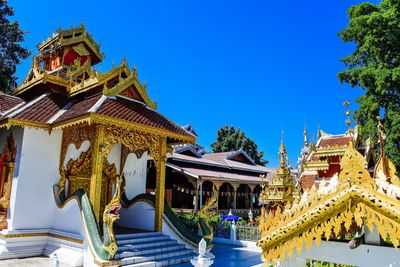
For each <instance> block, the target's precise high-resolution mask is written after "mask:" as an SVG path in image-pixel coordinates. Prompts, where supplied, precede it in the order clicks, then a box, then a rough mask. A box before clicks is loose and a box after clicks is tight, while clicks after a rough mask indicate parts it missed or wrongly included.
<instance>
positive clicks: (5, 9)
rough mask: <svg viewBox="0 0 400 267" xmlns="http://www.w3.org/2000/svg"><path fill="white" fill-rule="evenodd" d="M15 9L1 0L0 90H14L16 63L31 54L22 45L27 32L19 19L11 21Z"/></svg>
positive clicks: (4, 0)
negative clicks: (20, 24)
mask: <svg viewBox="0 0 400 267" xmlns="http://www.w3.org/2000/svg"><path fill="white" fill-rule="evenodd" d="M12 16H14V10H13V9H12V7H10V6H9V5H8V3H7V0H0V90H2V91H4V92H7V93H9V92H12V91H13V90H14V88H15V87H16V80H17V77H15V70H16V65H17V64H19V63H21V61H22V60H23V59H25V58H27V57H28V56H29V51H28V49H27V48H25V47H22V46H21V42H23V41H24V35H25V33H24V32H23V31H22V30H21V29H20V28H19V24H18V22H17V21H14V22H10V21H9V17H12Z"/></svg>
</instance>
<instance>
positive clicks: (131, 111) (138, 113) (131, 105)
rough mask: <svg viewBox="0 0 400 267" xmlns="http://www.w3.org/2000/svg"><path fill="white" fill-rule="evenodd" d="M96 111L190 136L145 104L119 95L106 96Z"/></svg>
mask: <svg viewBox="0 0 400 267" xmlns="http://www.w3.org/2000/svg"><path fill="white" fill-rule="evenodd" d="M96 113H97V114H101V115H105V116H109V117H112V118H117V119H121V120H125V121H128V122H134V123H139V124H142V125H145V126H149V127H154V128H158V129H162V130H166V131H169V132H174V133H177V134H182V135H188V136H191V134H190V133H189V132H187V131H186V130H184V129H183V128H182V127H180V126H179V125H177V124H175V123H173V122H172V121H170V120H168V119H167V118H165V117H164V116H162V115H161V114H159V113H157V112H156V111H154V110H152V109H150V108H148V107H147V106H146V105H145V104H143V103H141V102H137V101H134V100H128V99H125V98H121V97H116V98H108V99H107V100H106V101H104V103H103V104H102V105H101V106H100V107H99V108H98V109H97V112H96Z"/></svg>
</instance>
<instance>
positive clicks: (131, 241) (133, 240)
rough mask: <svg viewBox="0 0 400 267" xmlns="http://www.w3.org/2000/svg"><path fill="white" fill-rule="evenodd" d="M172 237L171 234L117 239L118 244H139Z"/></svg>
mask: <svg viewBox="0 0 400 267" xmlns="http://www.w3.org/2000/svg"><path fill="white" fill-rule="evenodd" d="M168 239H170V238H169V236H166V235H159V236H152V237H138V238H130V239H117V244H118V245H125V244H139V243H144V242H146V243H150V242H157V241H163V240H168Z"/></svg>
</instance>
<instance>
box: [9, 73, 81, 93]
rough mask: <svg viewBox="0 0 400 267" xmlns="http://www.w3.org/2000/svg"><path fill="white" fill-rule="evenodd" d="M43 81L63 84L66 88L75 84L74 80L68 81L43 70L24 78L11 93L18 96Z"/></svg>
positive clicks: (43, 82)
mask: <svg viewBox="0 0 400 267" xmlns="http://www.w3.org/2000/svg"><path fill="white" fill-rule="evenodd" d="M45 83H52V84H55V85H59V86H63V87H65V88H67V90H68V88H69V87H70V86H71V84H72V85H75V84H76V83H75V82H72V81H71V82H70V81H68V80H65V79H63V78H61V77H58V76H54V75H51V74H47V73H45V72H43V73H38V74H37V75H35V76H34V77H32V79H26V80H25V81H24V82H23V83H22V84H21V86H20V87H18V89H17V90H16V91H15V92H14V93H13V95H16V96H18V95H20V94H22V93H24V92H25V91H27V90H29V89H30V88H32V87H34V86H36V85H38V84H45Z"/></svg>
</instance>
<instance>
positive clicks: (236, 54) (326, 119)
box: [10, 0, 362, 167]
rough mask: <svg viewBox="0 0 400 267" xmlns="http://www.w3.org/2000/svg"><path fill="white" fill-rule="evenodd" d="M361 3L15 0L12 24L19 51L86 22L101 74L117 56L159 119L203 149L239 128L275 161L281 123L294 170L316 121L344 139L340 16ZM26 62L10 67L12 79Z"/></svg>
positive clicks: (344, 47) (343, 19)
mask: <svg viewBox="0 0 400 267" xmlns="http://www.w3.org/2000/svg"><path fill="white" fill-rule="evenodd" d="M359 2H360V1H353V0H352V1H350V0H348V1H333V0H331V1H316V0H313V1H261V0H260V1H229V0H224V1H209V0H207V1H187V0H182V1H146V0H143V1H89V0H88V1H50V0H47V1H39V0H38V1H22V0H20V1H16V0H11V1H10V4H11V5H12V6H13V7H14V9H15V19H17V20H19V22H20V24H21V27H22V29H24V30H25V31H27V32H28V34H27V35H26V46H28V47H29V48H30V49H31V50H32V51H35V45H36V44H37V43H38V42H41V41H42V40H43V39H45V38H47V37H48V36H49V35H50V34H51V33H53V32H54V30H55V29H56V28H58V27H63V28H66V27H70V26H71V25H78V24H80V23H81V22H85V24H86V27H87V29H88V30H89V31H90V32H92V34H93V36H94V38H95V39H96V40H97V41H98V42H100V43H101V48H102V50H103V52H104V53H105V55H106V57H105V60H104V62H103V64H102V70H103V71H106V70H109V69H110V67H111V64H112V62H113V61H115V63H116V64H118V63H119V62H120V61H121V60H122V58H123V57H124V55H126V56H127V59H128V63H129V64H130V66H133V65H136V66H137V69H138V74H139V78H140V79H141V81H147V83H148V87H147V88H148V92H149V95H150V97H151V98H152V99H153V100H155V101H157V102H158V107H159V109H158V110H159V112H161V113H162V114H164V115H166V116H167V117H168V118H170V119H172V120H173V121H175V122H177V123H178V124H181V125H184V124H187V123H191V124H192V125H193V126H194V127H195V128H196V129H197V131H198V133H199V139H198V143H199V144H201V145H204V146H205V147H206V148H207V149H208V150H210V144H211V143H212V142H213V141H214V139H215V136H216V131H217V130H218V129H219V128H220V127H222V126H224V125H226V124H228V125H233V126H235V127H239V128H241V129H242V130H244V131H245V133H246V134H247V135H248V136H249V137H251V138H253V139H254V140H255V141H256V142H257V144H258V145H259V148H260V149H261V150H264V151H265V158H266V159H268V160H269V161H270V162H271V163H270V165H269V166H270V167H273V166H275V165H276V164H277V151H278V147H279V143H280V137H281V126H283V128H284V132H285V143H286V146H287V149H288V152H289V159H290V161H291V163H292V165H295V164H296V161H297V156H298V154H299V150H300V147H301V145H302V140H303V137H302V132H303V126H304V121H305V120H306V121H307V126H308V128H309V132H310V138H311V137H312V136H313V135H314V136H316V131H317V128H318V124H320V125H321V128H322V129H323V130H324V131H326V132H329V133H342V132H343V131H345V130H346V126H345V123H344V115H343V113H344V108H343V106H342V103H343V100H345V99H349V100H350V101H351V102H352V103H353V105H352V108H353V109H354V108H355V107H356V106H355V103H354V100H355V98H356V97H357V96H359V95H361V94H362V91H361V90H360V89H352V88H350V87H349V86H347V85H341V84H340V83H339V81H338V79H337V78H336V74H337V72H339V71H340V70H342V69H343V68H344V66H343V64H342V63H341V62H340V61H339V60H340V58H342V57H343V56H345V55H348V54H349V53H351V51H352V49H353V46H352V45H351V44H344V43H342V42H341V40H340V39H339V38H338V37H337V36H336V34H337V32H338V31H340V30H341V29H343V28H344V27H345V26H346V25H347V22H348V19H347V15H346V10H347V8H348V7H349V6H350V5H353V4H357V3H359ZM30 64H31V60H30V59H28V60H26V61H25V62H24V63H23V64H21V65H20V66H19V67H18V76H19V78H20V80H21V79H22V78H23V76H25V75H26V73H27V71H28V68H29V66H30Z"/></svg>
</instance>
